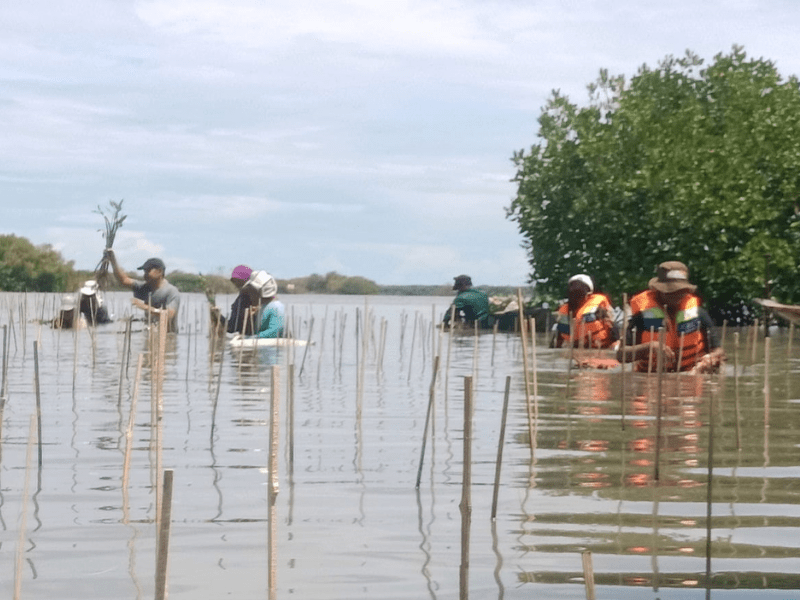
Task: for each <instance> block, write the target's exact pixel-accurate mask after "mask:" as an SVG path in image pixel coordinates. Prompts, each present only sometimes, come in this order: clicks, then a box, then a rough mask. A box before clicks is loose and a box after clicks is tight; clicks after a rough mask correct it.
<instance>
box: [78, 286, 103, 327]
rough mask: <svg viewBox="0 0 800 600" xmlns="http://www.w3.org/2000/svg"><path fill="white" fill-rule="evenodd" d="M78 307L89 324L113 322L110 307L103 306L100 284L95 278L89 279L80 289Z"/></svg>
mask: <svg viewBox="0 0 800 600" xmlns="http://www.w3.org/2000/svg"><path fill="white" fill-rule="evenodd" d="M78 308H79V310H80V313H81V314H82V315H83V317H84V318H85V319H86V322H87V323H88V324H89V325H103V324H105V323H111V317H110V316H109V314H108V309H107V308H106V307H105V306H103V299H102V298H101V297H100V293H99V286H98V285H97V281H95V280H94V279H89V280H87V281H86V282H84V284H83V287H82V288H81V290H80V300H79V301H78Z"/></svg>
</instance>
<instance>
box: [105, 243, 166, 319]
mask: <svg viewBox="0 0 800 600" xmlns="http://www.w3.org/2000/svg"><path fill="white" fill-rule="evenodd" d="M105 255H106V257H107V258H108V261H109V262H110V263H111V268H112V269H113V270H114V277H116V278H117V281H119V283H120V285H123V286H125V287H127V288H130V289H132V290H133V299H132V300H131V303H132V304H133V305H134V306H136V307H137V308H141V309H142V310H144V311H146V312H148V313H150V315H152V317H153V320H156V321H157V320H158V319H159V315H160V313H161V312H163V311H166V312H167V318H168V321H169V331H177V330H178V319H177V316H178V308H179V307H180V304H181V294H180V292H179V291H178V288H176V287H175V286H174V285H172V284H171V283H170V282H169V281H167V280H166V279H165V278H164V274H165V273H166V271H167V268H166V266H165V265H164V261H163V260H161V259H160V258H148V259H147V260H146V261H144V264H143V265H142V266H141V267H139V269H140V270H141V271H143V272H144V281H141V280H138V279H132V278H131V277H129V276H128V274H127V273H126V272H125V270H124V269H123V268H122V267H120V266H119V264H118V263H117V257H116V256H115V254H114V251H113V250H111V249H110V248H109V249H107V250H106V251H105Z"/></svg>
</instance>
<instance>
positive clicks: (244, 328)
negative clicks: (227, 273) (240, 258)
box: [211, 265, 286, 338]
mask: <svg viewBox="0 0 800 600" xmlns="http://www.w3.org/2000/svg"><path fill="white" fill-rule="evenodd" d="M231 283H232V284H233V285H234V286H236V289H238V290H239V295H238V296H236V299H235V300H234V301H233V304H231V312H230V314H229V315H228V317H227V318H226V317H224V316H222V313H221V311H220V309H219V307H217V306H212V307H211V320H212V322H213V323H216V324H217V326H218V327H220V328H222V327H224V328H225V331H227V332H228V333H231V334H241V335H252V336H255V337H258V338H279V337H283V333H284V327H285V321H286V309H285V307H284V305H283V302H281V301H280V300H278V298H277V294H278V282H277V281H275V278H274V277H273V276H272V275H270V274H269V273H267V272H266V271H254V270H253V269H251V268H250V267H248V266H247V265H239V266H237V267H235V268H234V269H233V271H232V272H231Z"/></svg>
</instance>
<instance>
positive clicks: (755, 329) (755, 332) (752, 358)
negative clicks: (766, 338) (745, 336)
mask: <svg viewBox="0 0 800 600" xmlns="http://www.w3.org/2000/svg"><path fill="white" fill-rule="evenodd" d="M752 329H753V346H752V348H751V352H752V353H751V355H750V362H751V363H752V364H755V362H756V345H757V344H756V342H757V341H758V319H756V320H755V324H754V325H753V328H752Z"/></svg>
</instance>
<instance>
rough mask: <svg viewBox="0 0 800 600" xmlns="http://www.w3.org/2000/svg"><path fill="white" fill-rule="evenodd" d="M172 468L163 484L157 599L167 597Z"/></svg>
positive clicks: (157, 557) (157, 560)
mask: <svg viewBox="0 0 800 600" xmlns="http://www.w3.org/2000/svg"><path fill="white" fill-rule="evenodd" d="M172 475H173V471H172V469H168V470H166V471H164V479H163V482H162V484H161V489H162V493H163V498H162V501H161V514H160V517H159V527H158V554H157V555H156V600H165V598H166V597H167V567H168V560H169V530H170V525H171V522H172Z"/></svg>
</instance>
